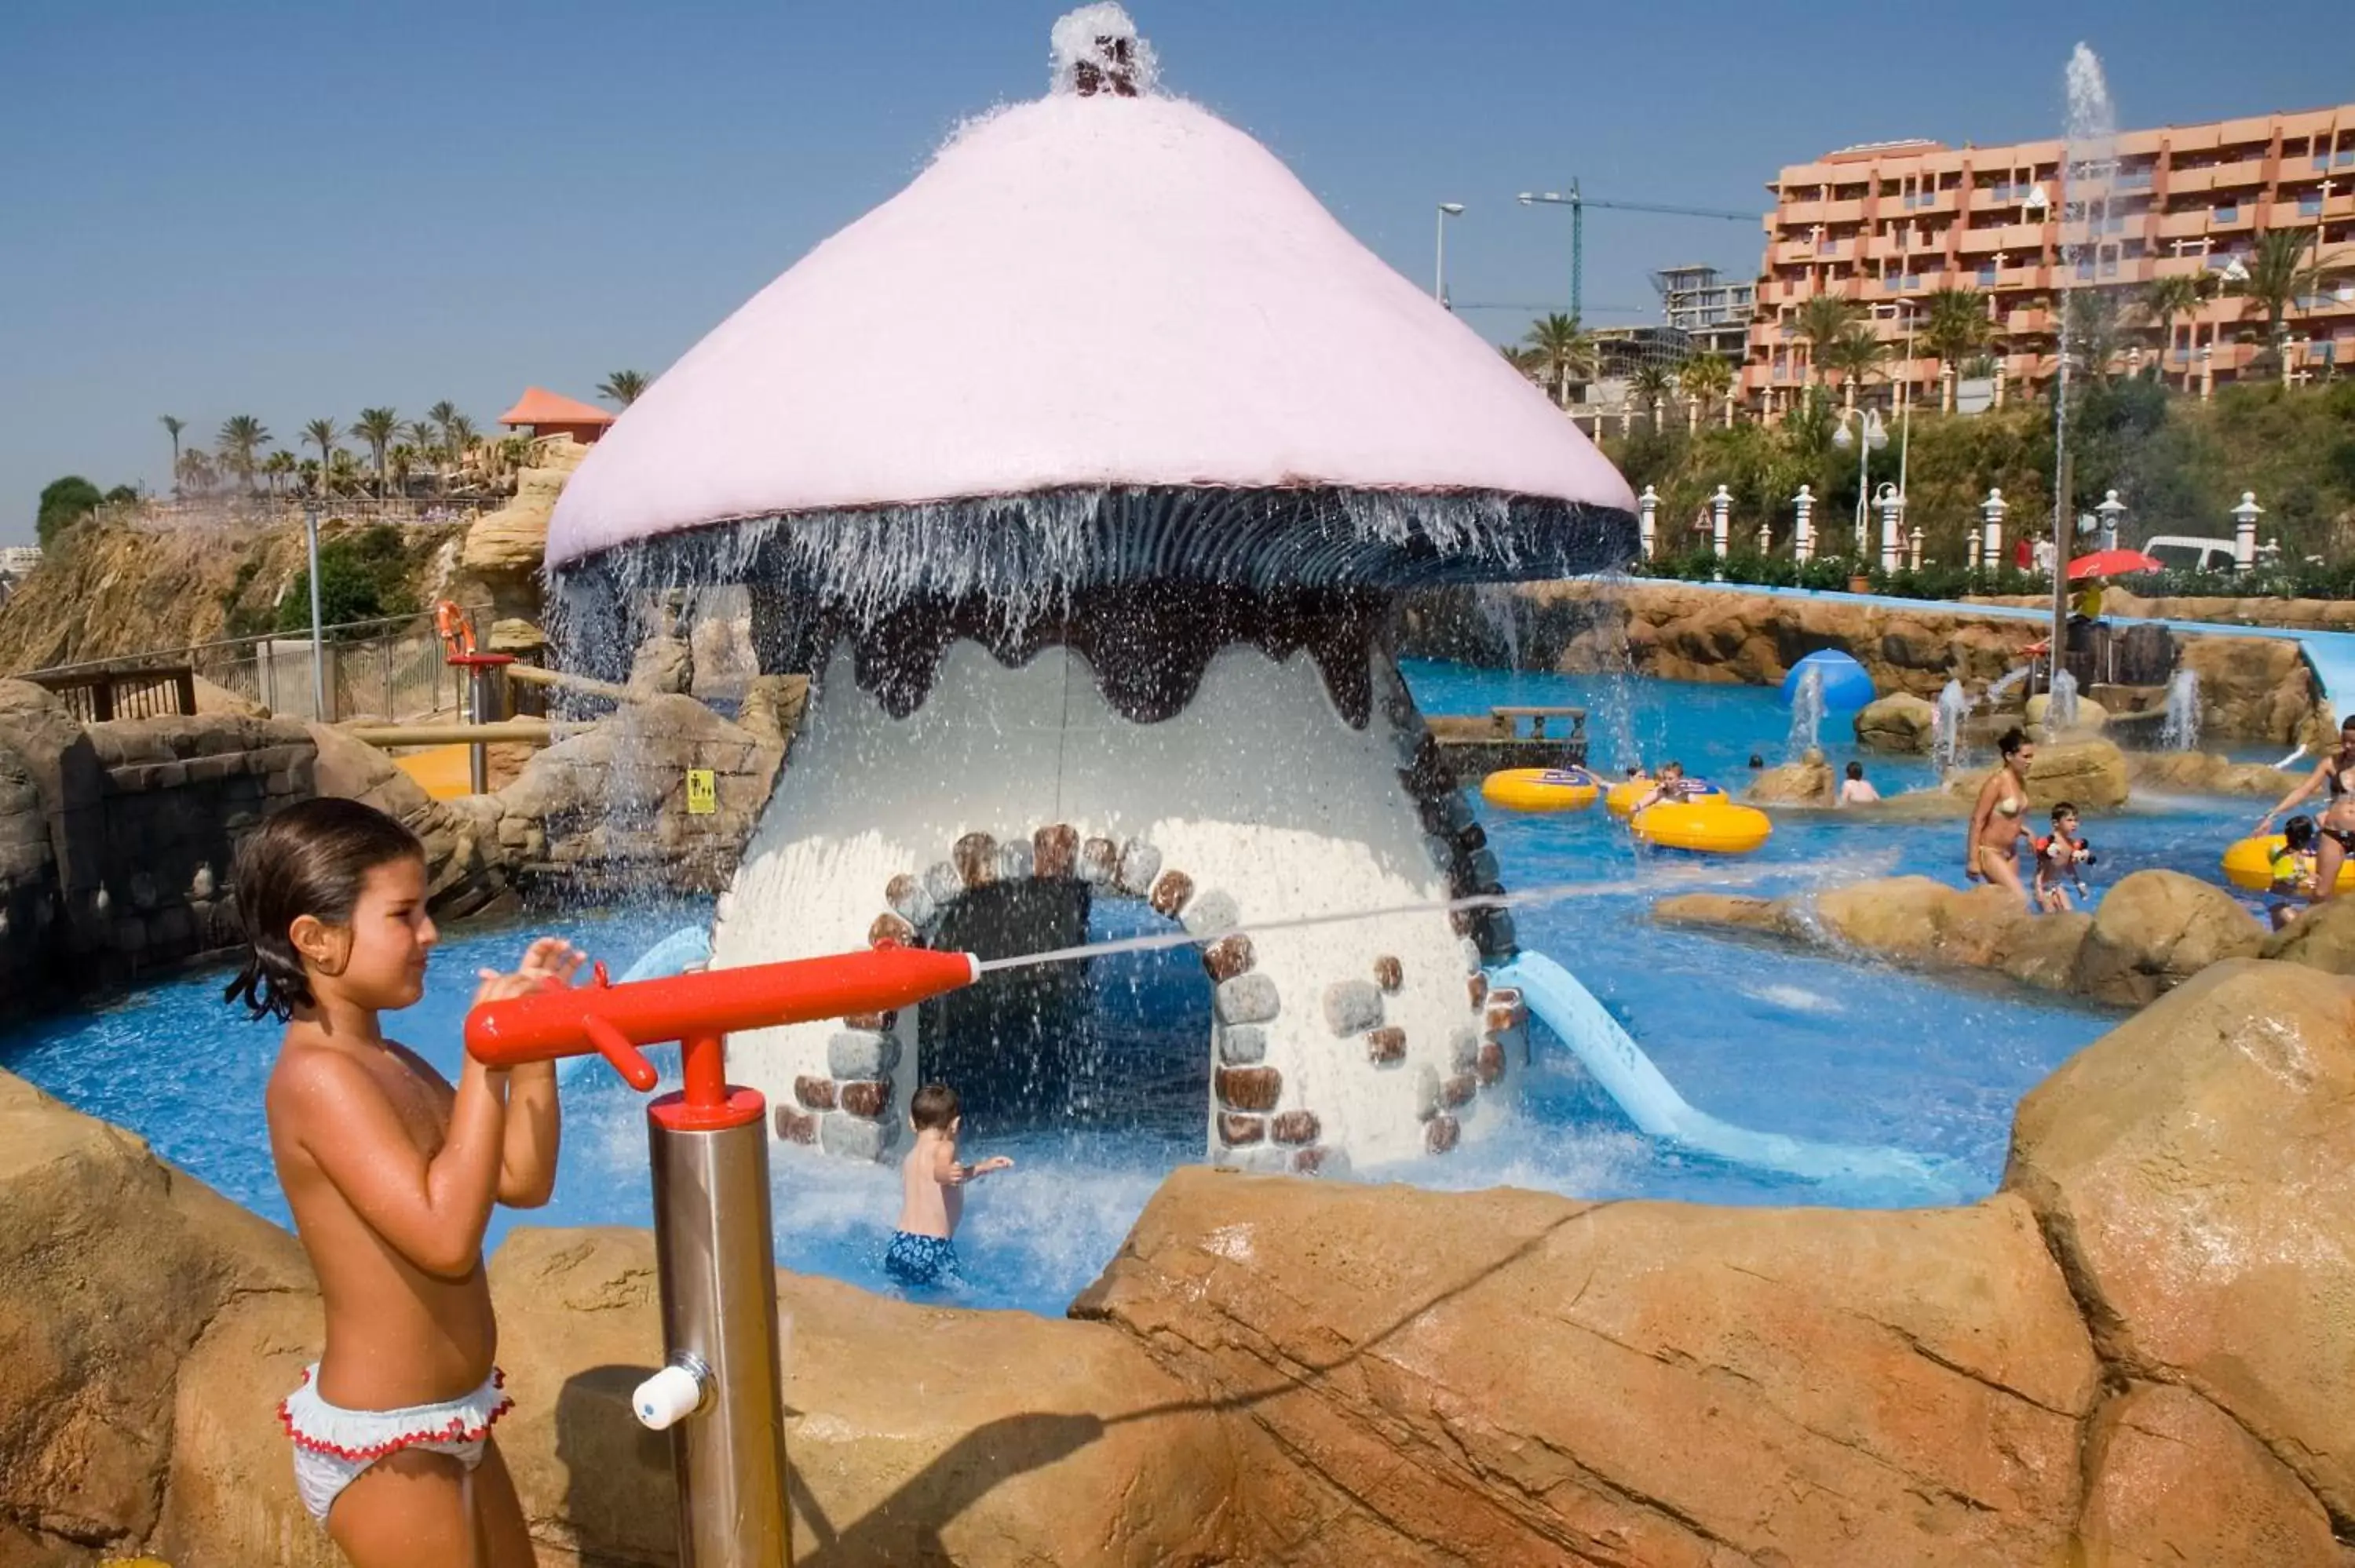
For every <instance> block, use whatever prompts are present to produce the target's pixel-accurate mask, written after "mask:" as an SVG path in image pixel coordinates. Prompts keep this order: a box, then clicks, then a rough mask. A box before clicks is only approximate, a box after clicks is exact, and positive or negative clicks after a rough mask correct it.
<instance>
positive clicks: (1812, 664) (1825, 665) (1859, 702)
mask: <svg viewBox="0 0 2355 1568" xmlns="http://www.w3.org/2000/svg"><path fill="white" fill-rule="evenodd" d="M1810 670H1820V671H1822V672H1823V674H1822V676H1821V679H1822V681H1823V688H1824V710H1825V711H1826V712H1827V713H1851V712H1854V711H1855V710H1856V709H1858V708H1860V707H1862V706H1864V705H1866V704H1867V703H1869V702H1870V701H1872V695H1873V693H1872V677H1871V676H1870V675H1868V674H1866V673H1864V666H1863V665H1861V664H1859V663H1858V662H1856V661H1855V660H1854V659H1851V658H1849V656H1848V655H1847V654H1845V653H1842V652H1838V651H1837V650H1836V649H1830V648H1819V649H1817V651H1816V652H1813V653H1810V654H1808V655H1807V656H1806V658H1804V659H1802V660H1800V661H1799V662H1797V663H1796V664H1794V665H1792V666H1791V673H1789V674H1787V675H1785V676H1784V677H1783V705H1784V706H1785V707H1789V706H1790V705H1791V700H1792V699H1793V698H1794V697H1796V696H1797V695H1798V694H1799V683H1800V682H1802V681H1804V680H1806V678H1807V672H1808V671H1810Z"/></svg>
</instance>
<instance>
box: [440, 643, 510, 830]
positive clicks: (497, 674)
mask: <svg viewBox="0 0 2355 1568" xmlns="http://www.w3.org/2000/svg"><path fill="white" fill-rule="evenodd" d="M449 662H450V664H451V666H452V667H453V669H462V670H464V671H465V672H466V676H467V680H466V722H467V723H468V724H470V725H485V724H496V723H497V722H498V721H499V720H501V719H503V718H505V717H506V716H507V712H506V709H507V666H508V665H510V664H512V663H514V662H515V655H514V654H512V653H453V654H451V655H450V659H449ZM466 783H467V786H468V788H470V789H473V790H474V793H475V794H477V795H487V794H489V793H490V792H491V747H490V743H489V742H488V741H484V740H474V741H469V742H467V744H466Z"/></svg>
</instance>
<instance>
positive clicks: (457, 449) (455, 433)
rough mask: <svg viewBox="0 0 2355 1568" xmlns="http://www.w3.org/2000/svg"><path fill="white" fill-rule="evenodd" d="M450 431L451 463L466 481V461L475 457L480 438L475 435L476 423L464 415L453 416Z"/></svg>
mask: <svg viewBox="0 0 2355 1568" xmlns="http://www.w3.org/2000/svg"><path fill="white" fill-rule="evenodd" d="M448 429H449V432H450V461H451V463H452V465H453V466H454V467H455V468H456V469H457V470H458V476H459V478H461V479H464V477H465V473H466V460H467V459H468V458H469V457H471V456H473V455H474V443H475V441H476V440H479V439H480V438H479V437H478V436H477V435H476V434H475V431H474V420H472V419H470V418H466V416H465V415H464V414H453V415H452V416H451V417H450V423H449V427H448Z"/></svg>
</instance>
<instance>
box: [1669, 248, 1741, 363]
mask: <svg viewBox="0 0 2355 1568" xmlns="http://www.w3.org/2000/svg"><path fill="white" fill-rule="evenodd" d="M1652 287H1653V288H1655V289H1657V291H1659V295H1660V303H1661V305H1662V307H1663V308H1664V309H1665V310H1666V311H1667V313H1668V325H1670V326H1672V327H1674V328H1676V329H1677V330H1678V332H1681V333H1683V334H1685V341H1686V342H1687V344H1689V345H1690V349H1691V352H1692V353H1694V354H1714V355H1721V356H1722V357H1723V358H1724V359H1725V360H1726V361H1727V363H1729V364H1732V365H1739V364H1741V363H1742V358H1743V356H1744V352H1745V350H1746V349H1747V348H1748V346H1749V342H1750V320H1751V317H1752V316H1753V315H1755V314H1756V313H1757V309H1758V285H1757V283H1756V282H1755V281H1753V280H1751V279H1748V278H1743V279H1741V280H1740V281H1735V280H1732V279H1729V278H1725V277H1721V276H1720V275H1719V273H1718V270H1717V269H1716V268H1714V267H1704V266H1700V265H1697V264H1696V265H1692V266H1685V267H1664V268H1662V269H1661V270H1658V271H1657V272H1655V273H1653V274H1652Z"/></svg>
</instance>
